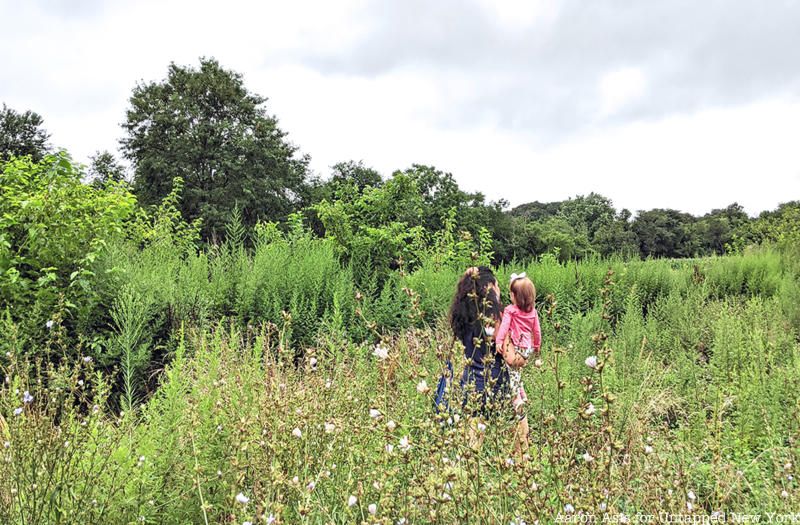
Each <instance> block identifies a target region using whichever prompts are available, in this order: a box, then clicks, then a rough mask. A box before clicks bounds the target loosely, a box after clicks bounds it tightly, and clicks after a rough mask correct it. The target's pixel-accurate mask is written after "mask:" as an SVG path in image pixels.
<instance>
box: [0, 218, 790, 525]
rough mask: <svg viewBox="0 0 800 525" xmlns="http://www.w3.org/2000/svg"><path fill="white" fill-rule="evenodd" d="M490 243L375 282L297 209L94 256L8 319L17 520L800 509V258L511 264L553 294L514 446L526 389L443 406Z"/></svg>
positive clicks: (5, 346) (530, 517)
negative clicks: (455, 326)
mask: <svg viewBox="0 0 800 525" xmlns="http://www.w3.org/2000/svg"><path fill="white" fill-rule="evenodd" d="M462 255H463V254H462ZM473 255H474V254H473ZM469 260H470V259H469V256H467V255H463V256H459V257H450V258H449V259H447V258H441V257H430V258H429V259H427V260H425V261H424V262H422V263H421V264H419V265H418V266H417V267H416V268H414V269H413V270H411V271H405V270H404V269H403V268H402V267H401V268H400V269H399V270H398V271H395V272H393V273H391V274H390V275H389V276H388V277H387V278H386V279H385V280H384V281H383V282H381V283H378V282H377V281H375V282H366V283H365V282H363V281H359V276H358V275H354V270H353V268H352V266H351V265H348V264H343V263H342V262H341V259H340V258H339V257H338V255H337V253H336V250H335V246H334V244H333V243H332V242H331V241H330V240H329V239H318V238H314V237H312V236H311V235H309V234H306V233H303V232H302V231H299V230H298V231H294V232H292V231H290V232H289V233H280V232H278V231H277V230H276V229H270V228H261V229H260V230H258V229H257V231H256V233H255V235H254V242H253V243H252V245H251V246H245V244H244V243H242V242H238V241H237V240H236V236H233V240H232V241H230V242H225V243H223V244H220V245H217V246H214V247H210V248H208V249H206V250H201V251H196V250H191V249H182V248H181V247H180V245H179V243H178V244H176V242H175V240H174V238H171V240H170V242H152V243H149V244H147V245H146V246H134V245H132V244H131V243H117V244H114V243H112V244H109V246H108V249H107V250H105V251H104V252H103V254H102V256H99V257H98V258H97V259H96V260H95V261H92V265H93V266H92V274H93V275H97V276H102V279H98V280H96V281H95V282H94V286H93V288H92V290H93V292H92V293H93V295H92V296H91V297H93V298H94V299H93V300H88V299H86V296H81V297H83V298H84V300H83V302H82V303H77V301H73V300H71V299H70V296H69V293H70V292H69V290H66V291H65V292H64V293H61V294H56V295H53V296H52V297H51V296H48V297H45V298H43V299H41V300H39V299H37V301H34V302H33V303H31V304H29V305H28V307H27V309H26V310H25V312H24V315H19V310H17V311H16V312H14V314H13V315H12V313H9V312H10V311H9V310H7V311H6V314H5V316H4V318H3V320H2V321H1V322H2V330H3V338H2V340H0V345H1V346H2V348H1V350H2V355H1V356H0V375H1V376H2V378H3V383H2V385H1V386H0V440H2V441H3V447H2V450H0V522H2V523H19V524H23V523H24V524H39V523H175V524H178V523H181V524H183V523H241V524H247V523H251V524H256V523H262V524H263V523H276V524H277V523H320V524H322V523H354V522H364V523H384V524H403V523H515V524H521V523H523V522H524V523H536V522H537V521H538V522H539V523H552V522H554V521H555V520H557V519H558V517H559V516H561V517H562V518H563V517H565V516H567V517H569V516H572V517H576V516H577V517H578V518H580V517H581V516H587V515H592V516H595V517H596V518H597V519H598V520H602V516H604V515H605V516H610V517H611V519H614V520H617V522H626V521H632V520H635V518H636V516H639V515H642V514H653V515H658V514H659V513H661V512H670V513H675V514H681V515H695V516H711V515H714V513H717V514H716V515H717V516H719V515H720V513H731V512H752V511H759V512H767V511H774V512H781V511H784V512H788V511H791V510H792V509H794V510H797V509H798V508H800V490H799V489H798V484H797V481H796V480H795V477H794V476H795V475H796V470H797V467H796V465H797V464H798V461H799V460H800V448H799V447H798V440H800V393H798V392H800V390H799V389H798V380H799V379H800V344H799V343H798V341H799V340H800V339H799V337H798V335H799V334H798V330H799V329H800V313H798V304H800V286H799V285H798V272H797V268H796V265H795V263H794V262H793V259H792V258H791V257H789V256H788V254H787V253H785V252H784V251H781V250H777V249H774V248H770V247H768V246H765V247H760V248H754V249H751V250H747V251H744V252H742V253H739V254H734V255H728V256H723V257H710V258H701V259H683V260H667V259H661V260H645V261H640V260H631V261H626V260H623V259H614V258H612V259H584V260H581V261H577V262H575V261H572V262H560V261H559V260H558V259H557V258H556V257H553V256H548V255H545V256H542V257H540V258H538V259H536V260H534V261H530V262H528V263H526V264H512V265H509V266H500V267H498V268H496V274H497V276H498V279H499V281H500V282H501V283H506V282H507V280H508V276H509V275H510V273H511V272H512V271H519V270H520V269H521V268H523V267H524V269H525V270H526V271H527V272H528V275H529V276H531V278H532V280H533V281H534V283H535V284H536V287H537V290H538V299H537V308H538V310H539V312H540V316H541V319H542V325H543V351H542V357H541V363H538V362H537V363H531V364H530V365H529V366H528V367H526V369H525V371H524V374H525V381H526V385H527V389H528V395H529V398H530V403H529V405H528V409H527V410H528V417H529V420H530V426H531V449H530V457H529V458H527V459H522V458H517V457H513V454H512V453H511V427H512V425H513V419H512V418H511V417H509V414H508V407H506V406H496V407H493V408H492V412H493V413H494V415H493V416H485V415H483V416H482V415H477V416H476V415H475V414H473V413H471V412H468V411H464V410H462V409H461V407H460V403H458V402H455V403H451V405H450V410H449V411H442V412H437V411H435V410H434V406H433V392H432V390H433V389H435V387H436V383H437V381H438V378H439V376H440V375H441V373H442V372H443V370H444V363H445V360H446V359H448V358H450V359H452V360H453V364H454V367H455V369H456V370H457V371H458V372H460V370H461V369H462V368H463V357H461V355H462V354H461V352H460V349H459V348H458V347H457V346H456V345H455V344H454V343H453V340H452V336H451V335H450V331H449V328H448V326H447V322H446V318H445V315H446V311H447V308H448V305H449V301H450V299H451V297H452V294H453V291H454V287H455V283H456V281H457V279H458V277H459V276H460V274H461V273H462V272H463V269H464V267H465V266H466V265H467V264H469V263H470V262H469ZM503 288H505V287H504V286H503ZM504 293H505V291H504ZM504 302H507V297H504ZM44 304H46V305H48V308H47V309H45V308H44V307H42V306H41V305H44ZM37 305H38V306H37ZM376 348H377V350H376ZM384 350H385V351H386V352H384ZM590 358H593V359H590ZM590 365H591V366H590ZM458 372H457V373H458ZM454 385H455V386H454V391H453V392H451V396H455V397H454V398H453V399H461V396H462V393H461V392H459V391H458V386H457V381H456V382H455V383H454ZM476 435H477V436H479V437H480V440H479V442H480V445H476V440H475V436H476Z"/></svg>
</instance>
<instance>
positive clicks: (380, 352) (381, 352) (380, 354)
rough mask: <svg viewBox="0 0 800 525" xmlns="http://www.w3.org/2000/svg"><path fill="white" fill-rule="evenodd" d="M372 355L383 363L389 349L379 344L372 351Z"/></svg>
mask: <svg viewBox="0 0 800 525" xmlns="http://www.w3.org/2000/svg"><path fill="white" fill-rule="evenodd" d="M372 355H374V356H375V357H377V358H378V359H380V360H381V361H383V360H384V359H386V358H387V357H389V349H388V348H386V347H385V346H383V345H381V344H377V345H375V350H373V352H372Z"/></svg>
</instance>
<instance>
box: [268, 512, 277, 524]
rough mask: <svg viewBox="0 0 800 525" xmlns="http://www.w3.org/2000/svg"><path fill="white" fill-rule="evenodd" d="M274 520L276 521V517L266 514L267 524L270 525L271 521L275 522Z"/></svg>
mask: <svg viewBox="0 0 800 525" xmlns="http://www.w3.org/2000/svg"><path fill="white" fill-rule="evenodd" d="M275 521H276V518H275V516H273V515H272V514H270V515H269V516H267V525H272V524H273V523H275Z"/></svg>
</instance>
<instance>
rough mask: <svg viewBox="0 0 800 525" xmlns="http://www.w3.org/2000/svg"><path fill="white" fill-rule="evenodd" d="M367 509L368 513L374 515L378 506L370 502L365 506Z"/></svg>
mask: <svg viewBox="0 0 800 525" xmlns="http://www.w3.org/2000/svg"><path fill="white" fill-rule="evenodd" d="M367 510H368V511H369V513H370V514H372V515H373V516H374V515H375V514H377V513H378V506H377V505H375V504H374V503H370V504H369V507H367Z"/></svg>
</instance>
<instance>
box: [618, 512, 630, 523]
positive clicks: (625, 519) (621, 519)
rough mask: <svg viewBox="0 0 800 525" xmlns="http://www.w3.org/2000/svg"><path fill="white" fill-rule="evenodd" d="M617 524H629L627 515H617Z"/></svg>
mask: <svg viewBox="0 0 800 525" xmlns="http://www.w3.org/2000/svg"><path fill="white" fill-rule="evenodd" d="M619 522H620V523H630V522H631V520H630V518H628V515H627V514H625V513H620V515H619Z"/></svg>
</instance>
